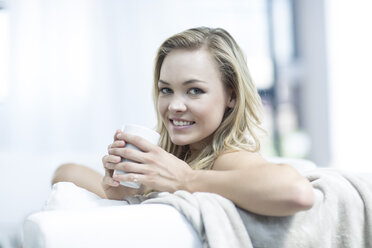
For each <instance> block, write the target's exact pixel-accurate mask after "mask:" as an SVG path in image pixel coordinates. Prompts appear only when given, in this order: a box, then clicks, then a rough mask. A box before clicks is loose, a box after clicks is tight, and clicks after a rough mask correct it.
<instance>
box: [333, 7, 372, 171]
mask: <svg viewBox="0 0 372 248" xmlns="http://www.w3.org/2000/svg"><path fill="white" fill-rule="evenodd" d="M371 13H372V2H371V1H368V0H355V1H346V0H341V1H340V0H328V1H327V17H328V18H327V21H328V26H327V28H328V37H327V38H328V51H329V53H328V55H329V72H330V74H329V75H330V78H329V79H330V106H331V112H330V113H331V138H332V161H331V163H332V166H335V167H339V168H343V169H348V170H359V171H372V165H371V162H370V161H371V140H372V116H371V113H372V111H371V107H372V73H371V58H372V29H371V23H372V15H371Z"/></svg>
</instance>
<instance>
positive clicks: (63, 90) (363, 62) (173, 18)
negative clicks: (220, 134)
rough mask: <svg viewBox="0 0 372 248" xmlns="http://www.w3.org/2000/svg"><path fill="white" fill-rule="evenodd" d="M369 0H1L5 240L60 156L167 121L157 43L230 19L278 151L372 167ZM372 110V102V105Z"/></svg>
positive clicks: (1, 241)
mask: <svg viewBox="0 0 372 248" xmlns="http://www.w3.org/2000/svg"><path fill="white" fill-rule="evenodd" d="M371 11H372V2H371V1H369V0H353V1H351V0H338V1H336V0H244V1H243V0H176V1H175V0H156V1H155V0H126V1H120V0H64V1H57V0H47V1H46V0H8V1H4V0H0V168H1V172H0V201H1V203H0V247H17V246H18V245H19V243H20V239H21V237H20V232H19V230H20V227H21V223H22V221H23V220H24V218H25V217H26V216H27V215H29V214H30V213H32V212H35V211H38V210H39V209H40V208H41V207H42V206H43V204H44V202H45V199H46V198H47V196H48V193H49V191H50V179H51V176H52V174H53V171H54V170H55V168H56V167H57V166H58V165H59V164H61V163H65V162H78V163H83V164H85V165H87V166H90V167H91V168H94V169H96V170H98V171H100V172H103V169H102V165H101V157H102V156H103V155H104V154H105V152H106V147H107V145H108V144H110V143H111V141H112V136H113V134H114V132H115V130H116V129H117V128H120V127H121V126H122V125H123V124H125V123H137V124H140V125H145V126H148V127H150V128H152V127H154V126H155V124H156V122H155V111H154V107H153V104H152V98H151V87H152V70H153V62H154V58H155V53H156V49H157V48H158V46H160V44H161V43H162V41H163V40H164V39H166V38H167V37H169V36H170V35H172V34H174V33H178V32H180V31H183V30H185V29H188V28H191V27H196V26H210V27H222V28H225V29H226V30H228V31H229V32H230V33H231V34H232V35H233V36H234V37H235V39H236V40H237V42H238V43H239V44H240V45H241V47H242V48H243V50H244V52H245V53H246V56H247V61H248V66H249V68H250V71H251V74H252V77H253V80H254V81H255V83H256V85H257V87H258V89H259V93H260V94H261V96H262V100H263V103H264V106H265V121H264V127H265V128H266V129H267V131H268V133H269V136H268V137H263V144H264V145H263V150H262V153H263V154H264V155H265V156H284V157H292V158H306V159H310V160H312V161H313V162H315V163H316V164H317V165H318V166H319V167H334V168H340V169H345V170H352V171H358V172H371V171H372V167H371V166H370V157H369V152H370V151H369V150H370V147H371V145H370V143H369V141H370V138H371V137H372V130H371V127H372V117H371V110H368V109H370V108H371V107H372V97H371V89H372V86H371V84H372V74H371V73H370V71H371V68H370V67H371V62H370V60H371V58H372V47H371V44H372V31H371V30H372V29H371V28H370V23H372V16H371V14H370V13H371ZM368 113H370V114H368Z"/></svg>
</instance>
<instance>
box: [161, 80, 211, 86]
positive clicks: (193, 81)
mask: <svg viewBox="0 0 372 248" xmlns="http://www.w3.org/2000/svg"><path fill="white" fill-rule="evenodd" d="M159 83H161V84H166V85H170V83H168V82H166V81H164V80H161V79H159ZM191 83H206V82H205V81H202V80H198V79H190V80H187V81H185V82H183V83H182V84H183V85H187V84H191Z"/></svg>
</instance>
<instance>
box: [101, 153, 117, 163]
mask: <svg viewBox="0 0 372 248" xmlns="http://www.w3.org/2000/svg"><path fill="white" fill-rule="evenodd" d="M120 162H121V157H120V156H116V155H111V154H110V155H105V156H104V157H103V158H102V163H103V164H106V163H115V164H117V163H120Z"/></svg>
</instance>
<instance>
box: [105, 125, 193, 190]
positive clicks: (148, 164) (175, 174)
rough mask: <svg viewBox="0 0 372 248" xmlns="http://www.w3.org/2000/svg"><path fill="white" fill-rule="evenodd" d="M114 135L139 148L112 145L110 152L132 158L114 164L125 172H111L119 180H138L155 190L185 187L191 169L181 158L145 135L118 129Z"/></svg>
mask: <svg viewBox="0 0 372 248" xmlns="http://www.w3.org/2000/svg"><path fill="white" fill-rule="evenodd" d="M117 138H118V139H119V140H120V139H121V140H124V141H125V143H130V144H132V145H134V146H136V147H137V148H139V149H140V151H138V150H135V149H131V148H121V149H116V148H113V149H111V150H110V151H109V153H110V154H112V155H117V156H121V157H123V158H125V159H129V160H131V161H125V162H121V163H118V164H115V165H114V166H115V168H113V169H118V170H122V171H125V172H127V173H126V174H122V175H114V176H113V179H115V180H118V181H129V182H139V183H141V184H143V185H145V186H147V187H149V188H151V189H153V190H156V191H166V192H175V191H177V190H181V189H185V188H186V184H187V181H188V178H189V177H190V176H191V174H192V172H193V170H192V169H191V168H190V166H189V165H188V164H187V163H186V162H184V161H183V160H181V159H179V158H177V157H176V156H174V155H173V154H171V153H168V152H166V151H165V150H163V149H162V148H161V147H159V146H157V145H154V144H152V143H150V142H148V141H147V140H145V139H144V138H141V137H139V136H135V135H132V134H128V133H123V132H119V133H118V134H117Z"/></svg>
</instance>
